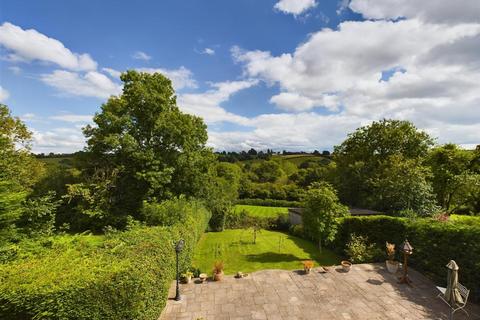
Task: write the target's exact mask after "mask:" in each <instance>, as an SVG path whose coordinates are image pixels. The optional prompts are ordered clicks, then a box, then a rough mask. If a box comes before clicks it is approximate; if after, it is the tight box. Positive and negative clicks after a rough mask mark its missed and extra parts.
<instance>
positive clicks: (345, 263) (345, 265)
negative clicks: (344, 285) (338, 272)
mask: <svg viewBox="0 0 480 320" xmlns="http://www.w3.org/2000/svg"><path fill="white" fill-rule="evenodd" d="M341 264H342V268H343V271H345V272H348V271H350V269H351V268H352V263H351V262H350V261H347V260H343V261H342V262H341Z"/></svg>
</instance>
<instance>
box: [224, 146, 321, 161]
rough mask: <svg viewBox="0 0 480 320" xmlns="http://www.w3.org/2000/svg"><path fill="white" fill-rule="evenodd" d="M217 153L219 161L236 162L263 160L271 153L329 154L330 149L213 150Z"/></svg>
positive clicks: (269, 156) (268, 158)
mask: <svg viewBox="0 0 480 320" xmlns="http://www.w3.org/2000/svg"><path fill="white" fill-rule="evenodd" d="M215 154H216V155H217V158H218V161H220V162H237V161H245V160H255V159H263V160H270V158H271V157H272V155H284V156H287V155H315V156H319V155H322V156H325V157H328V156H330V151H328V150H324V151H322V152H320V151H318V150H314V151H313V152H305V151H286V150H283V151H282V152H280V151H273V150H272V149H267V150H266V151H263V150H260V151H257V150H255V149H253V148H252V149H250V150H248V151H240V152H236V151H229V152H227V151H222V152H215Z"/></svg>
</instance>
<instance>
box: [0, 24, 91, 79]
mask: <svg viewBox="0 0 480 320" xmlns="http://www.w3.org/2000/svg"><path fill="white" fill-rule="evenodd" d="M0 45H2V46H3V47H5V48H6V49H7V50H8V51H9V55H8V57H7V58H8V59H9V60H13V61H33V60H39V61H44V62H49V63H54V64H57V65H59V66H60V67H63V68H66V69H70V70H76V71H80V70H84V71H85V70H95V69H96V68H97V63H96V62H95V61H94V60H93V59H92V58H91V57H90V55H88V54H86V53H84V54H78V53H74V52H72V51H70V50H69V49H67V48H65V46H64V45H63V43H61V42H60V41H58V40H56V39H53V38H49V37H47V36H45V35H44V34H42V33H39V32H38V31H36V30H34V29H29V30H24V29H22V28H20V27H18V26H16V25H13V24H11V23H9V22H5V23H3V24H2V25H1V26H0Z"/></svg>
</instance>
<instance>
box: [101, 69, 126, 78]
mask: <svg viewBox="0 0 480 320" xmlns="http://www.w3.org/2000/svg"><path fill="white" fill-rule="evenodd" d="M102 71H103V72H105V73H108V74H109V75H110V76H111V77H112V78H115V79H120V75H121V74H122V72H121V71H118V70H115V69H112V68H102Z"/></svg>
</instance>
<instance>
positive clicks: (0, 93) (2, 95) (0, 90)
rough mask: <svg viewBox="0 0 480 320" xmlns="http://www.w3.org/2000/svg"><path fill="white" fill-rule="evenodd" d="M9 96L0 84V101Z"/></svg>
mask: <svg viewBox="0 0 480 320" xmlns="http://www.w3.org/2000/svg"><path fill="white" fill-rule="evenodd" d="M9 96H10V94H9V93H8V91H7V90H5V89H4V88H2V86H0V102H5V100H7V99H8V97H9Z"/></svg>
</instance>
